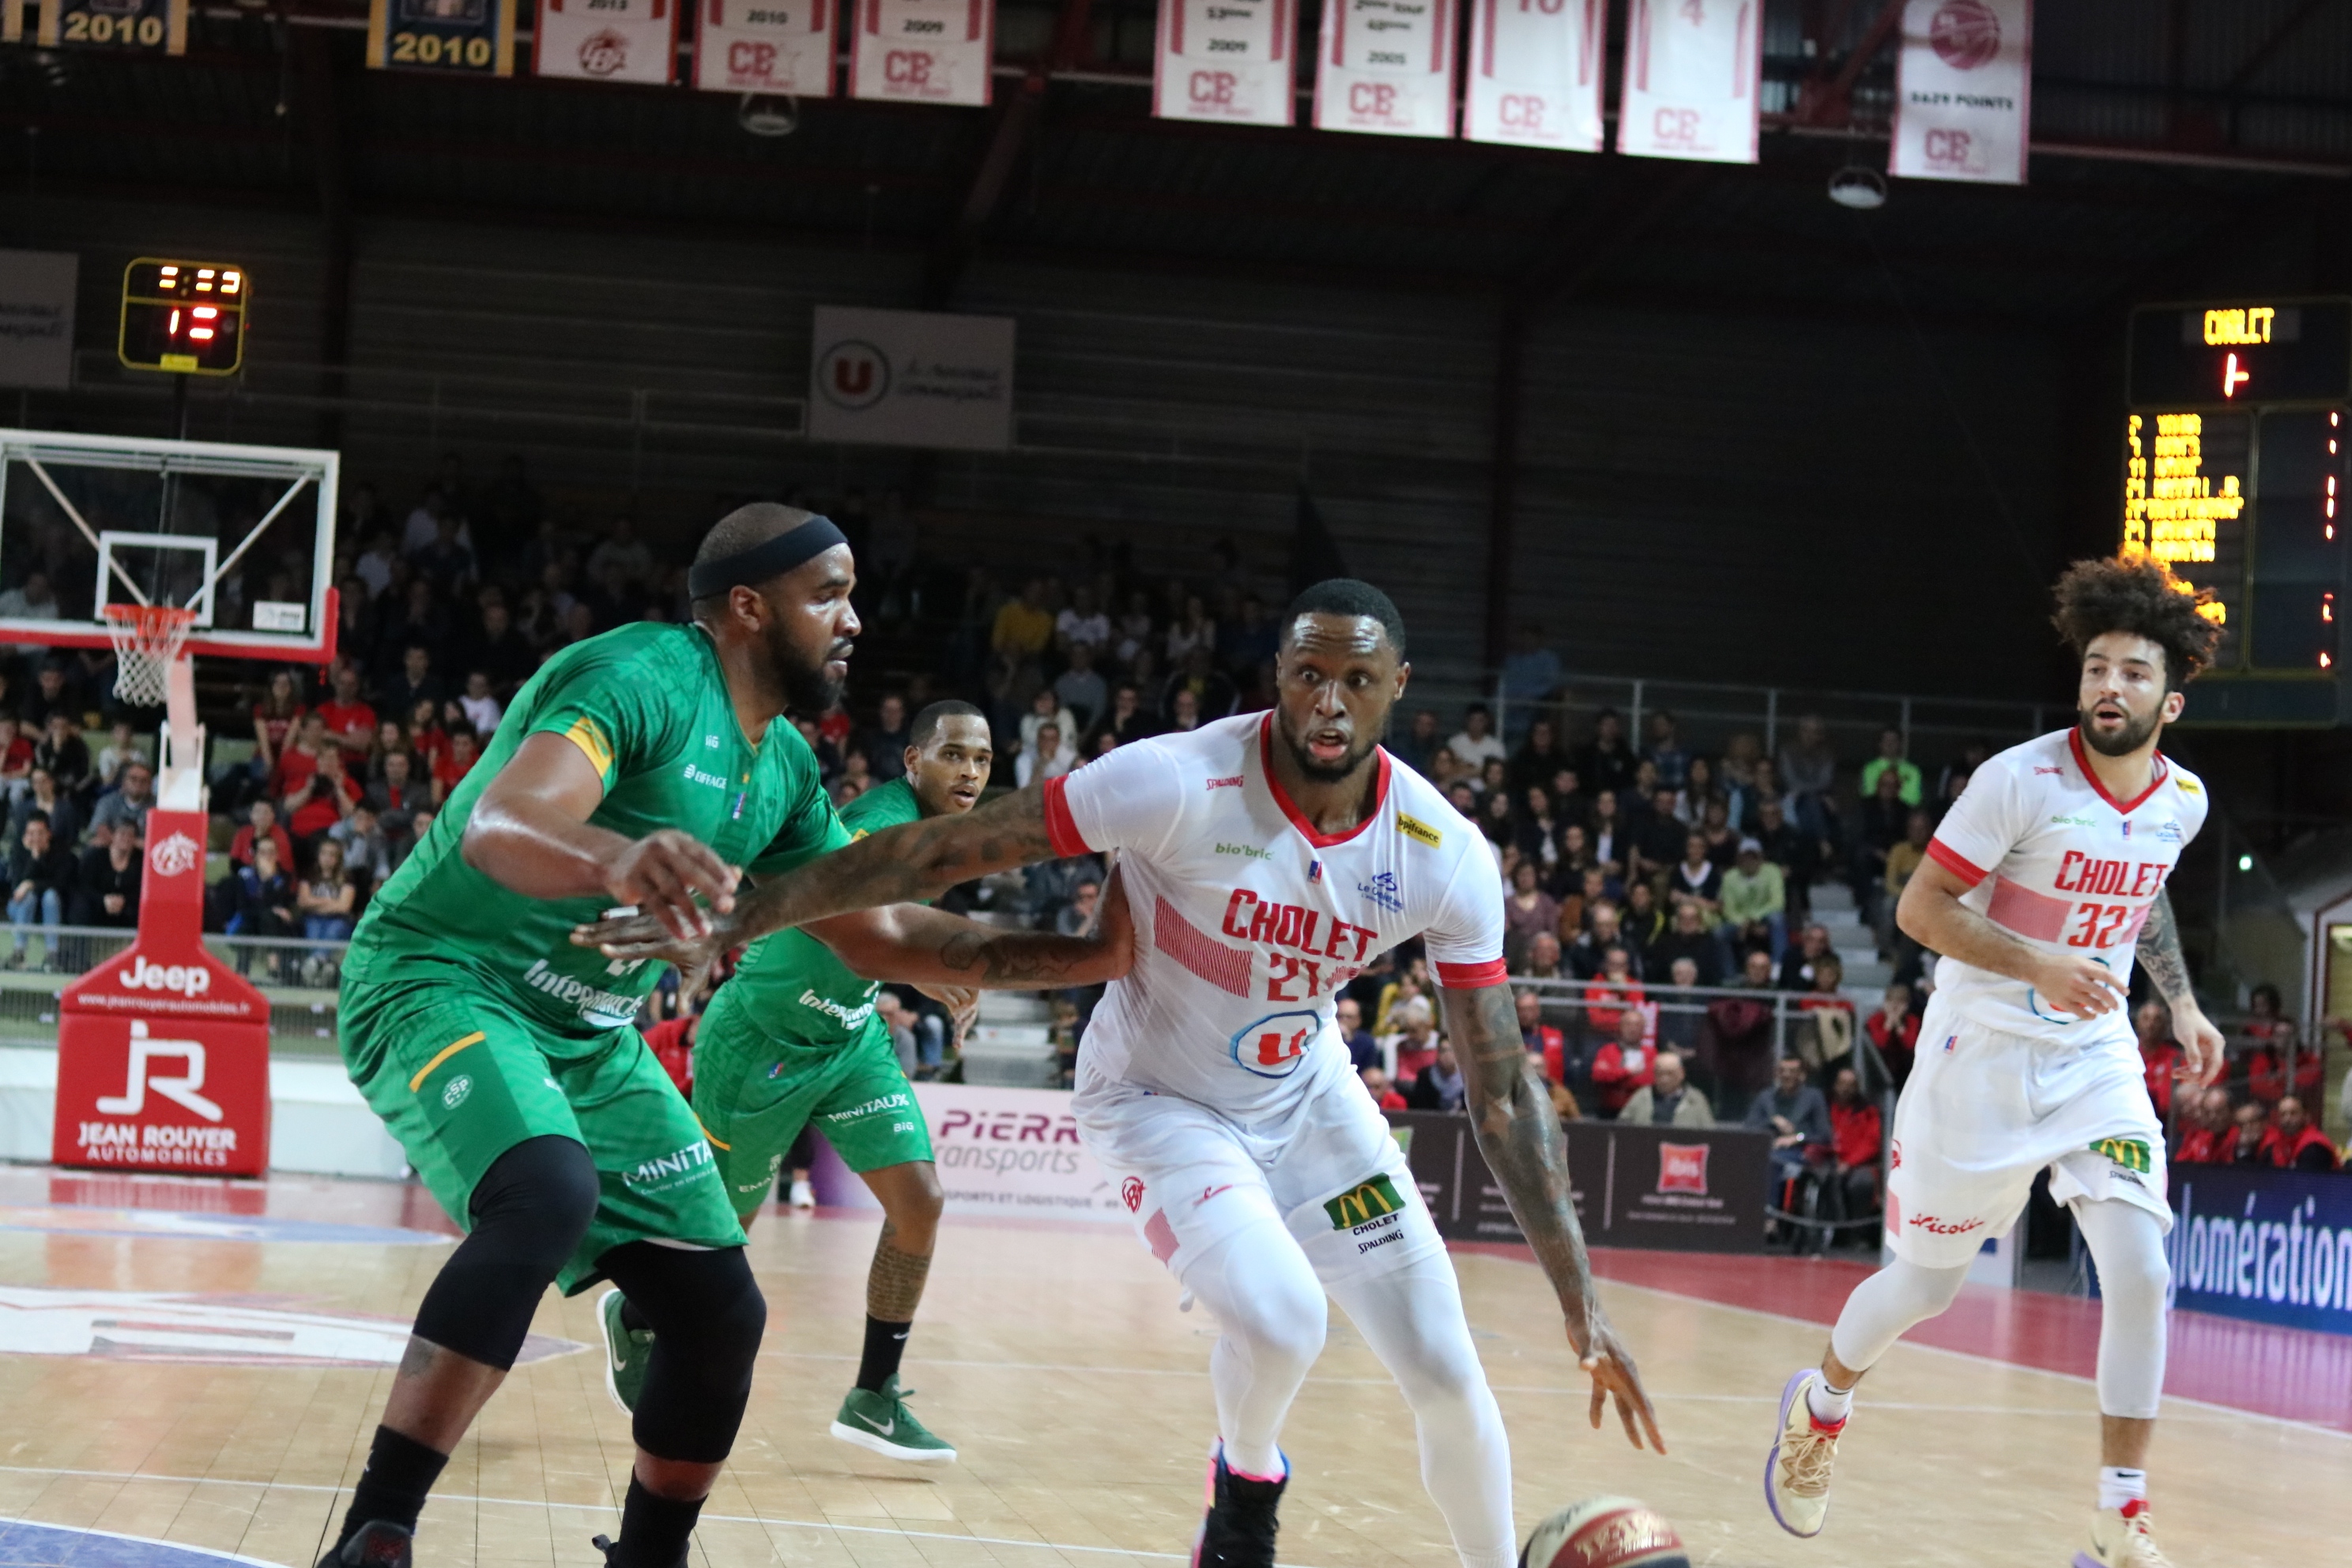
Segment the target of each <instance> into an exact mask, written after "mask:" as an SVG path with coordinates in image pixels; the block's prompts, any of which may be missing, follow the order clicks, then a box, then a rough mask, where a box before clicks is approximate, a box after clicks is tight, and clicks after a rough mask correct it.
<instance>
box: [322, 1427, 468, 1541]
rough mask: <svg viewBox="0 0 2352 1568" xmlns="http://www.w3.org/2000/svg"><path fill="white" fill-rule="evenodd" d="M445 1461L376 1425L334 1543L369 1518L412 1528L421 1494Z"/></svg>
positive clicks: (422, 1506) (422, 1505)
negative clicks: (350, 1501)
mask: <svg viewBox="0 0 2352 1568" xmlns="http://www.w3.org/2000/svg"><path fill="white" fill-rule="evenodd" d="M448 1462H449V1456H448V1455H446V1454H444V1453H441V1452H439V1451H438V1450H436V1449H433V1448H428V1447H425V1445H424V1444H422V1443H420V1442H418V1441H417V1440H416V1439H415V1438H414V1437H408V1436H402V1435H401V1434H400V1433H398V1432H395V1431H394V1430H393V1429H392V1428H391V1427H389V1426H378V1427H377V1428H376V1429H375V1441H374V1442H373V1444H371V1445H369V1447H368V1458H367V1468H365V1469H363V1470H362V1471H361V1472H360V1484H359V1485H358V1486H357V1487H356V1488H354V1489H352V1506H351V1509H350V1510H349V1511H348V1512H346V1513H345V1514H344V1515H343V1533H342V1534H341V1536H339V1537H337V1538H336V1542H335V1544H336V1545H337V1546H338V1547H340V1546H341V1544H342V1543H343V1542H346V1541H349V1540H350V1539H351V1538H352V1536H354V1535H357V1534H358V1533H359V1532H360V1527H361V1526H362V1525H363V1524H366V1523H367V1522H368V1521H371V1520H377V1519H380V1520H383V1521H386V1522H387V1523H391V1524H396V1525H398V1526H400V1528H401V1529H403V1530H407V1531H414V1530H415V1528H416V1516H417V1515H418V1514H420V1513H422V1512H424V1511H425V1493H426V1492H429V1491H431V1490H432V1489H433V1483H434V1482H435V1481H436V1480H439V1479H441V1467H442V1466H444V1465H446V1464H447V1463H448Z"/></svg>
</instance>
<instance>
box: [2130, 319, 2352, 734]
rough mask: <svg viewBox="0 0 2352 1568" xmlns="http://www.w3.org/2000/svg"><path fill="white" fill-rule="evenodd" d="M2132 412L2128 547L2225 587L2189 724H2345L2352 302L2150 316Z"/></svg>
mask: <svg viewBox="0 0 2352 1568" xmlns="http://www.w3.org/2000/svg"><path fill="white" fill-rule="evenodd" d="M2127 397H2128V402H2129V405H2130V410H2131V411H2130V413H2128V414H2127V415H2126V416H2125V425H2124V486H2123V548H2124V550H2125V551H2126V552H2127V553H2130V552H2146V553H2147V554H2150V555H2153V556H2154V557H2156V559H2158V560H2159V561H2162V562H2163V563H2165V564H2167V565H2168V566H2169V567H2171V568H2172V570H2173V572H2174V574H2176V575H2178V576H2179V577H2180V578H2182V579H2183V580H2184V581H2186V582H2189V583H2191V584H2195V585H2196V586H2198V587H2200V588H2206V589H2210V590H2211V591H2212V595H2213V601H2212V603H2211V605H2210V606H2208V608H2207V612H2206V613H2207V614H2208V615H2209V616H2210V617H2211V618H2212V619H2213V620H2214V621H2216V622H2218V623H2219V624H2220V626H2221V647H2220V650H2219V653H2218V655H2217V657H2216V659H2215V663H2214V668H2213V669H2212V670H2211V672H2210V674H2209V675H2208V676H2207V677H2206V678H2205V679H2204V680H2200V682H2199V683H2198V685H2197V687H2196V688H2195V689H2194V691H2193V692H2192V694H2191V697H2190V700H2189V714H2188V716H2187V717H2188V721H2189V722H2192V723H2237V724H2331V725H2332V724H2335V723H2336V722H2337V721H2338V697H2337V691H2338V687H2339V682H2338V679H2337V677H2338V675H2339V674H2340V671H2339V669H2338V668H2337V667H2338V665H2339V664H2340V662H2341V660H2342V659H2343V658H2344V657H2345V648H2344V647H2343V644H2342V640H2341V637H2340V634H2339V631H2338V627H2339V626H2340V625H2341V613H2340V612H2341V611H2342V610H2344V609H2347V608H2352V600H2347V597H2346V595H2347V561H2352V555H2347V542H2352V536H2347V534H2346V533H2345V531H2344V529H2345V527H2346V525H2347V521H2352V519H2347V518H2346V517H2344V516H2342V515H2339V514H2340V511H2341V509H2342V508H2343V506H2344V504H2345V502H2346V501H2347V499H2352V497H2347V494H2346V489H2347V486H2346V479H2347V475H2352V465H2347V455H2352V426H2347V413H2352V300H2229V301H2226V302H2216V303H2210V304H2190V305H2147V306H2142V307H2141V308H2139V309H2138V310H2135V311H2134V312H2133V313H2132V322H2131V340H2130V360H2129V371H2128V374H2127ZM2209 682H2210V684H2209Z"/></svg>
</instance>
